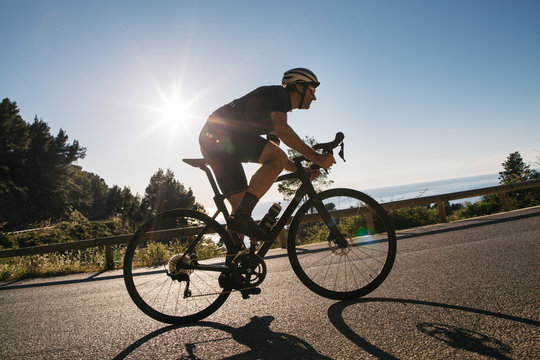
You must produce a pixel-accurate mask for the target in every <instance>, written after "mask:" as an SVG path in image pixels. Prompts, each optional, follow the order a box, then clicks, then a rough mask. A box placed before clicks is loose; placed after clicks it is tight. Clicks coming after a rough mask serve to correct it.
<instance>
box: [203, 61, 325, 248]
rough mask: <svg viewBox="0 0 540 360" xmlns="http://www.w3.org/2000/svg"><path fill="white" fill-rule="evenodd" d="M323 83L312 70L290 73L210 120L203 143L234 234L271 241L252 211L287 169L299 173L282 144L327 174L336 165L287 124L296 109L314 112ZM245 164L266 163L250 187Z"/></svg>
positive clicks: (257, 172) (218, 112) (204, 128)
mask: <svg viewBox="0 0 540 360" xmlns="http://www.w3.org/2000/svg"><path fill="white" fill-rule="evenodd" d="M319 84H320V83H319V81H318V79H317V77H316V76H315V74H314V73H313V72H312V71H310V70H308V69H305V68H295V69H291V70H289V71H286V72H285V73H284V74H283V79H282V81H281V86H279V85H275V86H262V87H259V88H257V89H255V90H254V91H252V92H250V93H248V94H247V95H245V96H243V97H241V98H239V99H236V100H234V101H232V102H231V103H229V104H227V105H224V106H222V107H220V108H219V109H217V110H216V111H215V112H214V113H212V115H210V117H209V118H208V120H207V122H206V124H205V125H204V127H203V128H202V130H201V133H200V136H199V143H200V146H201V152H202V155H203V157H204V158H205V160H206V161H207V162H208V164H209V165H210V167H211V168H212V170H213V171H214V174H215V176H216V179H217V182H218V184H219V187H220V188H221V191H222V192H223V193H224V194H225V195H226V196H227V200H228V201H229V202H230V203H231V206H232V213H231V216H230V217H229V218H228V219H227V227H228V229H229V230H232V231H235V232H238V233H241V234H244V235H247V236H250V237H252V238H255V239H258V240H268V234H266V233H265V232H264V231H262V230H261V229H259V227H258V226H257V223H256V222H255V221H254V220H253V218H252V211H253V209H254V208H255V205H256V204H257V202H258V201H259V199H260V198H261V197H262V196H263V195H264V194H265V193H266V192H267V191H268V190H269V189H270V187H271V186H272V184H273V183H274V181H275V180H276V178H277V176H278V175H279V174H280V173H281V172H282V171H283V170H284V169H285V170H288V171H296V170H297V169H296V165H295V164H294V163H293V162H292V161H289V159H288V157H287V155H286V154H285V152H284V151H283V150H281V149H280V147H279V144H280V140H281V141H283V143H284V144H285V145H287V146H288V147H290V148H292V149H294V150H296V151H298V152H299V153H301V154H302V155H304V156H305V157H306V158H308V159H309V160H311V161H312V162H313V163H315V164H317V165H319V166H320V167H321V168H323V169H327V168H328V167H330V166H331V165H332V164H335V160H334V157H333V156H332V155H331V154H319V153H317V152H315V151H314V150H313V149H312V148H311V147H310V146H309V145H307V144H306V143H305V142H304V141H302V139H301V138H300V137H299V136H298V135H297V134H296V132H295V131H294V130H293V129H292V128H291V127H290V126H289V124H288V123H287V113H288V112H289V111H291V110H292V109H309V107H310V106H311V102H312V101H314V100H316V97H315V89H316V87H317V86H319ZM261 135H266V136H267V137H266V139H265V138H263V137H262V136H261ZM244 162H255V163H259V164H261V167H260V168H259V169H258V170H257V171H256V172H255V174H253V177H252V178H251V180H250V182H249V185H248V183H247V179H246V175H245V172H244V169H243V167H242V163H244ZM317 175H318V173H315V174H312V177H315V176H317Z"/></svg>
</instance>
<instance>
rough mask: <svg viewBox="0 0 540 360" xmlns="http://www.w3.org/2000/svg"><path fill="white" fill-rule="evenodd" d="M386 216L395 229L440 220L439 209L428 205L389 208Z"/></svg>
mask: <svg viewBox="0 0 540 360" xmlns="http://www.w3.org/2000/svg"><path fill="white" fill-rule="evenodd" d="M388 216H389V218H390V221H391V222H392V223H393V224H394V228H395V229H396V230H398V229H406V228H411V227H417V226H425V225H432V224H437V223H438V222H439V221H440V220H439V211H438V210H437V209H436V208H429V207H428V206H415V207H410V208H403V209H396V210H391V211H389V212H388Z"/></svg>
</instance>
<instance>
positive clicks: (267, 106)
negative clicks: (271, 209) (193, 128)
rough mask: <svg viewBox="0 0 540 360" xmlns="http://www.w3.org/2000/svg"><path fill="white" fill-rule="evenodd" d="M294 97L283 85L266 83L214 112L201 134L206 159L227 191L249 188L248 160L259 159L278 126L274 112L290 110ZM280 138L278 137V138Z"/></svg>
mask: <svg viewBox="0 0 540 360" xmlns="http://www.w3.org/2000/svg"><path fill="white" fill-rule="evenodd" d="M291 109H292V106H291V98H290V96H289V94H288V93H287V90H285V88H283V87H282V86H262V87H260V88H257V89H255V90H253V91H252V92H250V93H249V94H247V95H245V96H243V97H241V98H239V99H236V100H234V101H232V102H231V103H229V104H227V105H224V106H222V107H220V108H219V109H217V110H216V111H214V113H213V114H212V115H210V117H209V118H208V121H207V122H206V124H205V126H204V127H203V128H202V130H201V133H200V135H199V143H200V145H201V149H202V150H203V153H204V154H205V155H204V156H205V158H206V160H207V161H208V163H209V164H210V166H211V167H212V170H214V174H215V176H216V179H217V182H218V184H219V187H220V188H221V191H222V192H223V193H225V194H229V193H234V192H238V191H243V190H245V189H246V188H247V187H248V183H247V179H246V175H245V172H244V169H243V167H242V163H244V162H258V161H259V158H260V156H261V154H262V151H263V149H264V148H265V146H266V144H267V143H268V140H267V139H263V138H262V137H261V136H260V135H263V134H268V133H270V132H272V130H273V129H274V127H273V125H272V118H271V115H270V114H271V113H272V112H275V111H280V112H284V113H287V112H288V111H290V110H291ZM274 140H276V139H274Z"/></svg>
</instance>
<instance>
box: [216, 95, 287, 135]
mask: <svg viewBox="0 0 540 360" xmlns="http://www.w3.org/2000/svg"><path fill="white" fill-rule="evenodd" d="M291 109H292V105H291V98H290V97H289V94H288V93H287V90H285V88H283V86H279V85H276V86H261V87H259V88H257V89H255V90H253V91H252V92H250V93H249V94H247V95H245V96H243V97H241V98H239V99H236V100H234V101H232V102H231V103H229V104H227V105H224V106H222V107H220V108H219V109H217V110H216V111H214V113H213V114H212V115H210V117H209V118H208V122H210V123H213V124H219V125H221V126H223V127H226V128H230V130H231V131H242V132H249V133H254V134H257V135H263V134H268V133H269V132H271V131H272V130H273V128H274V127H273V126H272V120H271V118H270V114H271V113H272V112H275V111H280V112H284V113H287V112H288V111H290V110H291Z"/></svg>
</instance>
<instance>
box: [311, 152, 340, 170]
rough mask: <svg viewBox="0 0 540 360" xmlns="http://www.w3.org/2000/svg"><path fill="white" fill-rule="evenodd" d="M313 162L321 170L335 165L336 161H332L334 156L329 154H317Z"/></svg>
mask: <svg viewBox="0 0 540 360" xmlns="http://www.w3.org/2000/svg"><path fill="white" fill-rule="evenodd" d="M313 162H314V163H315V164H317V165H319V166H320V167H322V168H323V169H328V168H329V167H330V166H332V165H334V164H335V163H336V160H335V159H334V155H332V154H330V153H322V154H317V156H316V157H315V159H313Z"/></svg>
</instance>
